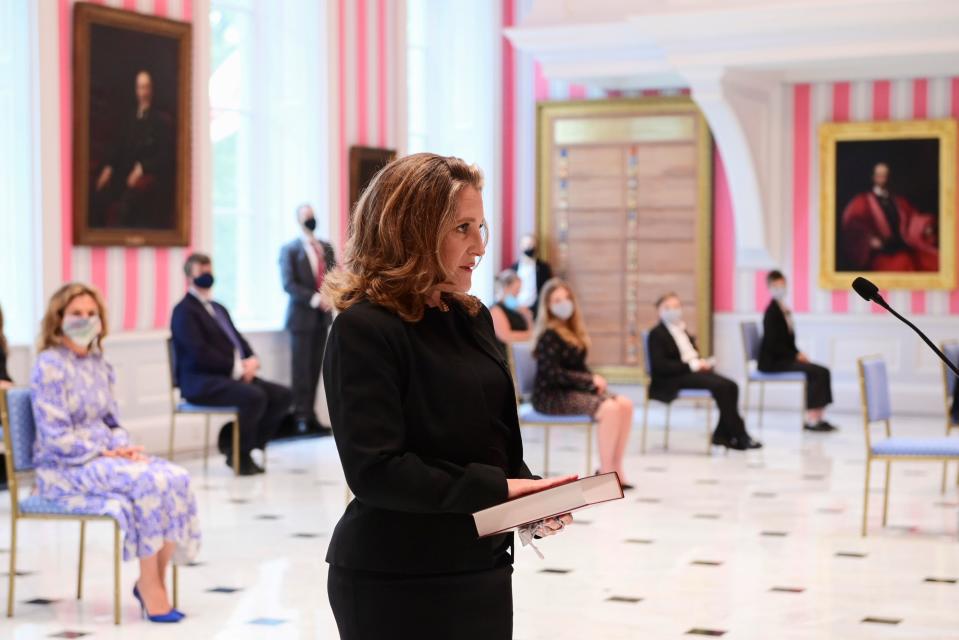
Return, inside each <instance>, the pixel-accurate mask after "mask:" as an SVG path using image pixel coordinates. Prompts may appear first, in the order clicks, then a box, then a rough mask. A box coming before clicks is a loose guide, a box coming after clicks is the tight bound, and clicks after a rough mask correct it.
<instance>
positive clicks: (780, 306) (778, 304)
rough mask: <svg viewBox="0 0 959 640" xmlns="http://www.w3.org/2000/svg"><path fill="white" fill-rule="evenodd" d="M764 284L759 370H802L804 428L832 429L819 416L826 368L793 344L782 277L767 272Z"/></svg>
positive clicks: (828, 393)
mask: <svg viewBox="0 0 959 640" xmlns="http://www.w3.org/2000/svg"><path fill="white" fill-rule="evenodd" d="M766 286H767V287H769V294H770V295H771V296H772V300H770V301H769V305H768V306H767V307H766V313H765V314H764V315H763V339H762V343H761V344H760V346H759V362H758V363H757V365H758V367H759V370H760V371H765V372H768V373H778V372H782V371H802V372H803V373H804V374H806V421H805V425H804V427H803V428H804V429H806V430H807V431H835V430H836V427H835V426H834V425H832V424H830V423H829V422H827V421H826V419H825V418H824V417H823V414H824V412H825V408H826V406H827V405H829V404H832V378H831V375H830V373H829V369H827V368H826V367H823V366H821V365H818V364H813V363H812V362H810V361H809V358H808V357H806V354H804V353H803V352H801V351H800V350H799V349H798V348H797V347H796V331H795V327H794V326H793V320H792V311H790V309H789V307H787V306H786V302H785V300H786V276H784V275H783V274H782V272H780V271H770V272H769V275H767V276H766Z"/></svg>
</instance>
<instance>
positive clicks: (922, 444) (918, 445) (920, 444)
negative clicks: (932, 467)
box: [872, 438, 959, 458]
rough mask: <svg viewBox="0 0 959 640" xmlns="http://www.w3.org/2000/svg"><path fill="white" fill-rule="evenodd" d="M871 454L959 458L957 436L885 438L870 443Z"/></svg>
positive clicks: (958, 439) (958, 440)
mask: <svg viewBox="0 0 959 640" xmlns="http://www.w3.org/2000/svg"><path fill="white" fill-rule="evenodd" d="M872 454H873V455H874V456H931V457H942V456H956V457H957V458H959V438H887V439H886V440H880V441H879V442H876V443H875V444H873V445H872Z"/></svg>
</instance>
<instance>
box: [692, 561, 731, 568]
mask: <svg viewBox="0 0 959 640" xmlns="http://www.w3.org/2000/svg"><path fill="white" fill-rule="evenodd" d="M689 564H692V565H695V566H697V567H721V566H722V565H723V563H722V562H719V561H718V560H693V561H692V562H690V563H689Z"/></svg>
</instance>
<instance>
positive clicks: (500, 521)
mask: <svg viewBox="0 0 959 640" xmlns="http://www.w3.org/2000/svg"><path fill="white" fill-rule="evenodd" d="M622 497H623V488H622V486H620V484H619V476H618V475H617V474H616V473H604V474H602V475H598V476H589V477H586V478H581V479H579V480H575V481H573V482H569V483H567V484H563V485H560V486H558V487H553V488H551V489H547V490H545V491H540V492H539V493H533V494H530V495H527V496H523V497H521V498H516V499H515V500H510V501H509V502H504V503H503V504H498V505H496V506H494V507H490V508H488V509H483V510H482V511H477V512H476V513H474V514H473V521H474V522H475V524H476V531H477V533H478V534H479V537H481V538H483V537H486V536H492V535H497V534H500V533H505V532H507V531H509V530H511V529H516V528H518V527H521V526H523V525H526V524H530V523H532V522H537V521H539V520H543V519H544V518H551V517H554V516H558V515H562V514H564V513H571V512H573V511H577V510H579V509H583V508H585V507H588V506H591V505H594V504H599V503H602V502H609V501H610V500H619V499H621V498H622Z"/></svg>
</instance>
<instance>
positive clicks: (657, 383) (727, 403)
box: [649, 293, 763, 451]
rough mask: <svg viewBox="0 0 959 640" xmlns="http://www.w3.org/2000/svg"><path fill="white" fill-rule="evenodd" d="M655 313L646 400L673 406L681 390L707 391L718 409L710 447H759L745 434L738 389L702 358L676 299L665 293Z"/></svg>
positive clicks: (710, 361)
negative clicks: (717, 419) (717, 417)
mask: <svg viewBox="0 0 959 640" xmlns="http://www.w3.org/2000/svg"><path fill="white" fill-rule="evenodd" d="M656 309H657V310H658V311H659V318H660V323H659V324H657V325H656V326H655V327H653V329H652V330H651V331H650V332H649V361H650V365H651V369H652V371H650V375H651V376H652V380H651V381H650V385H649V397H650V398H653V399H654V400H659V401H660V402H672V401H673V400H675V399H676V396H677V395H678V394H679V390H680V389H708V390H709V392H710V394H711V395H712V396H713V399H714V400H715V401H716V405H717V406H718V407H719V423H718V424H717V425H716V430H715V431H714V432H713V444H716V445H720V446H723V447H726V448H727V449H738V450H740V451H744V450H746V449H758V448H760V447H762V446H763V445H762V444H761V443H760V442H759V441H757V440H753V439H752V438H750V437H749V434H748V433H746V423H745V422H743V418H742V416H740V415H739V385H737V384H736V383H735V382H733V381H732V380H730V379H729V378H725V377H723V376H721V375H719V374H718V373H716V372H715V370H714V364H713V361H712V358H709V359H703V358H701V357H700V355H699V352H698V351H697V350H696V342H695V340H694V339H693V337H692V336H690V335H689V334H688V333H687V332H686V323H685V322H683V307H682V303H681V302H680V301H679V296H677V295H676V294H675V293H667V294H666V295H664V296H662V297H661V298H660V299H659V300H657V301H656Z"/></svg>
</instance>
